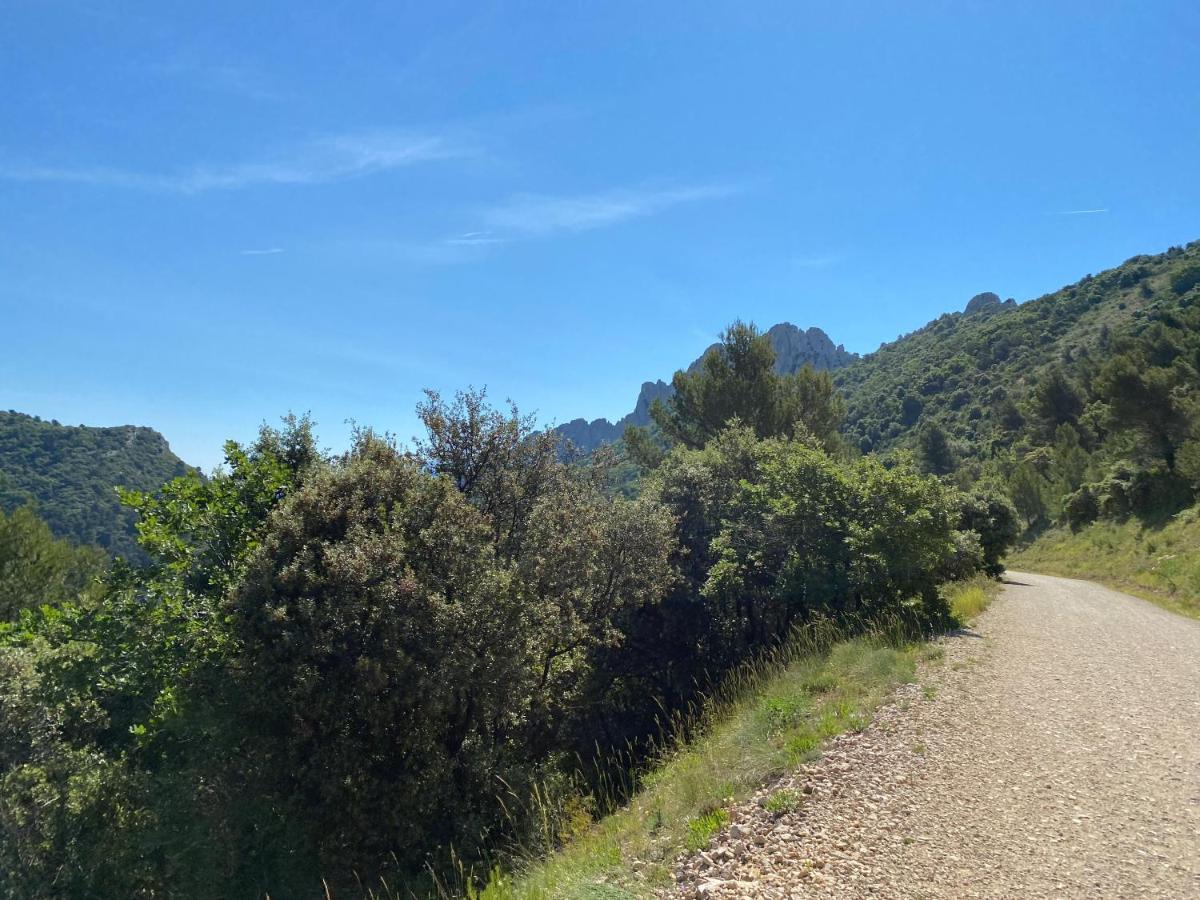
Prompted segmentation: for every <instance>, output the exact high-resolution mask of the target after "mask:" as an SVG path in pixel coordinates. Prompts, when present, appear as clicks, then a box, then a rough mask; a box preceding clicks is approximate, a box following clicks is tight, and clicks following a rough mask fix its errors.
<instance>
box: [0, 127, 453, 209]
mask: <svg viewBox="0 0 1200 900" xmlns="http://www.w3.org/2000/svg"><path fill="white" fill-rule="evenodd" d="M471 152H472V151H471V150H470V149H469V148H467V147H465V146H460V145H457V144H454V143H452V142H450V141H448V140H446V139H445V138H441V137H436V136H429V135H414V134H410V133H406V132H396V131H371V132H360V133H354V134H341V135H332V136H328V137H323V138H318V139H316V140H313V141H308V142H306V143H304V144H302V145H299V146H297V147H294V148H292V149H291V150H289V151H286V152H283V153H279V154H276V155H275V156H273V157H270V158H266V159H262V160H255V161H251V162H242V163H233V164H228V165H218V166H213V165H202V166H194V167H192V168H190V169H187V170H184V171H180V172H175V173H166V174H159V173H152V172H139V171H133V170H128V169H116V168H105V167H82V168H72V167H56V166H39V165H20V164H12V163H4V162H0V179H5V180H8V181H57V182H66V183H74V184H88V185H95V186H97V187H115V188H128V189H132V190H144V191H160V192H172V193H182V194H198V193H203V192H205V191H220V190H238V189H240V188H248V187H256V186H260V185H273V184H275V185H279V184H292V185H297V184H298V185H304V184H324V183H327V182H332V181H346V180H349V179H352V178H362V177H365V176H368V175H374V174H377V173H380V172H387V171H390V170H393V169H399V168H402V167H405V166H411V165H415V164H417V163H423V162H433V161H437V160H445V159H453V158H457V157H464V156H468V155H471Z"/></svg>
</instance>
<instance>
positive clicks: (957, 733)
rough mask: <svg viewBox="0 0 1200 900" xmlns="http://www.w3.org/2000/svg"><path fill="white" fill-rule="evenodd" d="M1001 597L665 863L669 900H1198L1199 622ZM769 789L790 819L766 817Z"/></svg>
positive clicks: (1025, 592) (1108, 594)
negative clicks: (726, 823) (869, 717)
mask: <svg viewBox="0 0 1200 900" xmlns="http://www.w3.org/2000/svg"><path fill="white" fill-rule="evenodd" d="M1006 580H1007V581H1008V585H1007V586H1006V587H1005V589H1004V591H1003V593H1002V595H1001V596H1000V598H999V599H997V600H996V602H995V603H993V605H992V607H991V608H990V609H989V610H988V611H987V612H986V613H984V614H983V616H981V617H980V618H979V620H978V621H977V622H976V624H975V626H974V628H973V629H971V630H970V631H967V632H964V633H961V634H958V635H955V636H952V637H948V638H945V639H943V640H942V641H940V646H941V647H942V648H943V649H944V650H945V656H944V657H943V658H942V659H941V660H940V661H936V662H933V663H930V664H929V665H928V666H926V667H925V668H924V669H923V670H922V672H921V683H920V684H918V685H906V686H904V687H903V688H901V689H900V690H899V691H898V692H897V694H896V695H895V696H894V698H893V699H892V700H891V701H890V702H889V703H888V704H887V705H885V706H884V707H883V708H881V709H880V710H879V712H878V714H877V716H876V718H875V721H874V722H873V724H872V725H871V726H870V727H869V728H867V729H866V730H865V731H863V732H862V733H859V734H847V735H842V736H841V737H839V738H837V739H835V740H834V742H833V743H832V745H831V746H830V748H829V749H828V750H827V752H826V753H825V754H824V756H822V757H821V758H820V759H819V760H816V761H815V762H813V763H811V764H809V765H807V766H804V767H802V768H801V769H800V770H799V771H797V772H796V773H795V774H793V775H791V776H788V777H787V778H785V779H783V780H782V781H781V782H779V783H777V784H774V785H771V786H769V787H766V788H764V789H763V791H761V792H760V794H759V795H758V796H757V797H756V798H755V799H754V800H753V801H751V802H748V803H746V804H743V805H741V806H739V807H737V808H736V809H734V810H733V813H732V816H731V818H732V821H733V824H732V825H731V827H730V828H728V829H727V830H726V831H724V832H722V833H721V834H720V835H718V836H717V838H716V839H714V841H713V843H712V845H711V846H710V847H709V848H708V849H707V850H705V851H703V852H701V853H697V854H690V855H688V856H685V857H681V858H680V860H678V862H677V864H676V872H675V878H676V887H675V888H674V889H673V890H671V891H669V892H667V896H670V897H680V896H683V897H763V898H767V897H771V898H774V897H809V896H819V897H952V898H966V897H1006V898H1009V897H1021V898H1034V897H1089V898H1090V897H1131V898H1132V897H1138V898H1143V897H1172V898H1176V897H1198V898H1200V622H1195V621H1192V620H1189V619H1184V618H1182V617H1180V616H1177V615H1175V614H1173V613H1169V612H1165V611H1163V610H1161V609H1159V608H1158V607H1155V606H1152V605H1151V604H1149V603H1146V602H1145V601H1142V600H1138V599H1136V598H1133V597H1129V596H1126V595H1124V594H1120V593H1117V592H1116V591H1110V590H1107V589H1105V588H1102V587H1098V586H1097V585H1094V584H1090V583H1087V582H1083V581H1071V580H1067V579H1062V578H1050V577H1047V576H1042V575H1025V574H1020V573H1016V572H1011V573H1009V574H1008V575H1007V576H1006ZM780 790H790V791H794V792H795V794H796V796H797V797H798V798H800V803H799V805H798V806H797V808H796V809H795V810H794V811H792V812H787V813H784V814H782V815H772V814H770V813H768V812H767V811H766V810H764V809H763V808H762V805H761V804H762V803H763V802H764V801H765V800H766V798H768V797H770V796H771V795H773V794H775V793H776V792H778V791H780Z"/></svg>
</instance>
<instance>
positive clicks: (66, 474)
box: [0, 410, 188, 556]
mask: <svg viewBox="0 0 1200 900" xmlns="http://www.w3.org/2000/svg"><path fill="white" fill-rule="evenodd" d="M187 471H188V466H187V465H185V464H184V463H183V461H182V460H180V459H179V457H177V456H176V455H175V454H174V453H172V452H171V448H170V447H169V446H168V445H167V442H166V440H165V439H164V438H163V436H162V435H161V434H159V433H158V432H157V431H154V430H153V429H150V428H137V427H134V426H131V425H126V426H122V427H118V428H90V427H87V426H83V425H79V426H69V425H60V424H59V423H58V422H53V421H46V420H44V419H39V418H37V417H35V416H27V415H23V414H22V413H18V412H13V411H11V410H10V411H8V412H0V509H3V510H4V511H5V512H12V511H13V510H14V509H16V508H17V507H20V506H23V505H25V504H28V503H31V502H32V503H33V504H34V505H35V506H36V509H37V514H38V515H39V516H40V517H41V518H42V519H43V520H45V521H46V523H47V524H49V526H50V528H51V529H52V530H53V532H54V533H55V534H56V535H58V536H59V537H65V538H70V539H71V540H72V541H74V542H75V543H77V544H94V545H96V546H98V547H102V548H104V549H105V550H106V551H108V552H109V553H111V554H114V555H120V556H130V555H137V554H138V553H139V552H140V551H139V550H138V548H137V542H136V540H135V533H134V523H135V522H136V518H137V517H136V516H135V515H134V513H133V512H132V510H129V509H125V508H124V507H122V506H121V502H120V499H119V498H118V496H117V490H116V489H117V488H118V487H125V488H130V489H132V490H139V491H152V490H156V489H157V488H159V487H161V486H162V485H163V484H165V483H166V482H167V481H169V480H171V479H172V478H176V477H178V476H180V475H183V474H185V473H186V472H187Z"/></svg>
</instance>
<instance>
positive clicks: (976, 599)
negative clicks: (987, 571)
mask: <svg viewBox="0 0 1200 900" xmlns="http://www.w3.org/2000/svg"><path fill="white" fill-rule="evenodd" d="M999 591H1000V586H999V584H997V583H996V581H995V580H994V579H991V578H985V577H983V576H979V577H977V578H973V579H971V580H970V581H960V582H956V583H954V584H951V585H948V586H947V587H946V588H945V596H946V601H947V602H948V603H949V604H950V612H951V613H952V614H953V615H954V618H955V619H956V620H957V621H958V623H959V624H960V625H969V624H970V623H971V621H972V620H974V619H975V618H976V617H978V616H979V615H980V613H982V612H983V611H984V610H985V609H987V608H988V605H989V604H991V602H992V600H994V599H995V597H996V594H998V593H999Z"/></svg>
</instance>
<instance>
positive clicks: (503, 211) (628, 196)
mask: <svg viewBox="0 0 1200 900" xmlns="http://www.w3.org/2000/svg"><path fill="white" fill-rule="evenodd" d="M742 191H743V189H742V188H740V187H738V186H736V185H700V186H692V187H682V188H664V189H626V190H615V191H607V192H604V193H599V194H583V195H575V196H554V195H548V194H518V195H516V196H514V197H512V198H510V199H509V200H507V201H505V202H504V203H500V204H497V205H495V206H492V207H489V208H487V209H485V210H484V211H483V220H484V221H485V222H486V223H487V224H488V225H490V226H492V227H493V228H495V229H499V230H501V231H511V232H517V233H520V234H525V235H545V234H552V233H555V232H563V231H568V232H572V231H574V232H577V231H589V230H591V229H593V228H604V227H606V226H609V225H616V224H619V223H621V222H625V221H628V220H630V219H639V218H645V217H646V216H652V215H656V214H658V213H662V212H665V211H666V210H668V209H671V208H672V207H676V206H682V205H684V204H688V203H696V202H699V201H701V200H715V199H719V198H722V197H730V196H733V195H735V194H739V193H742Z"/></svg>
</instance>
